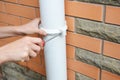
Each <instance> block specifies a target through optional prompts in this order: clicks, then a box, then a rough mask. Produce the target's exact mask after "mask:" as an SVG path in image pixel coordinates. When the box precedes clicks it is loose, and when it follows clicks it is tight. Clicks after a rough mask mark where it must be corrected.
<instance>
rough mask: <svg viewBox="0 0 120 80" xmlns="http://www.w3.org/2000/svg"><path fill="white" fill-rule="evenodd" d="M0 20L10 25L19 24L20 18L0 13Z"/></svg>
mask: <svg viewBox="0 0 120 80" xmlns="http://www.w3.org/2000/svg"><path fill="white" fill-rule="evenodd" d="M0 21H1V22H5V23H8V24H11V25H20V23H21V22H20V18H19V17H18V16H14V15H10V14H5V13H0Z"/></svg>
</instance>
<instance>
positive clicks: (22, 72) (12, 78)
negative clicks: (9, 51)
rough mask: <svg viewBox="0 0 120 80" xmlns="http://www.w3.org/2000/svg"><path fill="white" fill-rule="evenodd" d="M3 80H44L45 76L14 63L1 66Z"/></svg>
mask: <svg viewBox="0 0 120 80" xmlns="http://www.w3.org/2000/svg"><path fill="white" fill-rule="evenodd" d="M2 71H3V80H46V79H45V76H43V75H40V74H38V73H35V72H33V71H31V70H29V69H28V68H25V67H21V66H19V65H17V64H15V63H5V64H3V65H2Z"/></svg>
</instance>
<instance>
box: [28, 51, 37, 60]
mask: <svg viewBox="0 0 120 80" xmlns="http://www.w3.org/2000/svg"><path fill="white" fill-rule="evenodd" d="M29 56H30V57H32V58H34V57H36V56H37V53H35V52H34V51H33V50H30V53H29Z"/></svg>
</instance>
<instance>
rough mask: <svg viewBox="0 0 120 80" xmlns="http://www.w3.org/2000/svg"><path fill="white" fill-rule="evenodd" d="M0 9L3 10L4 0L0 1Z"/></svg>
mask: <svg viewBox="0 0 120 80" xmlns="http://www.w3.org/2000/svg"><path fill="white" fill-rule="evenodd" d="M0 11H1V12H5V5H4V2H2V1H0Z"/></svg>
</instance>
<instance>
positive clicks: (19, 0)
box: [18, 0, 39, 7]
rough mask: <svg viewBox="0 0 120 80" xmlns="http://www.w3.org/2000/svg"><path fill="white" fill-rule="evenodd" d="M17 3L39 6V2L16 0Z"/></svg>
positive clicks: (35, 0) (37, 0) (34, 0)
mask: <svg viewBox="0 0 120 80" xmlns="http://www.w3.org/2000/svg"><path fill="white" fill-rule="evenodd" d="M18 3H20V4H24V5H29V6H35V7H38V6H39V0H18Z"/></svg>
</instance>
